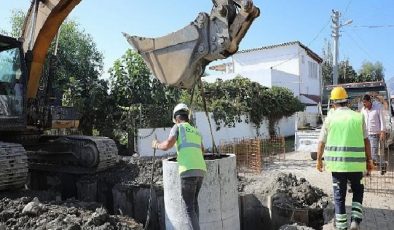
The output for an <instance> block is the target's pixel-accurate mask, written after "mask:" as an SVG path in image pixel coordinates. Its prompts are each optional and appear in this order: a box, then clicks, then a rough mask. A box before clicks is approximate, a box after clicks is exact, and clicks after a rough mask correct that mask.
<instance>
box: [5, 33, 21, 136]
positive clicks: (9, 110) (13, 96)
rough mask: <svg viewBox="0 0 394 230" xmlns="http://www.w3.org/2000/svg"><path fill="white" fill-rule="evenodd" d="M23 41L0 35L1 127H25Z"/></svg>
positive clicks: (11, 128) (9, 128)
mask: <svg viewBox="0 0 394 230" xmlns="http://www.w3.org/2000/svg"><path fill="white" fill-rule="evenodd" d="M21 45H22V44H21V43H20V42H18V41H17V40H16V39H14V38H11V37H7V36H3V35H0V118H1V119H0V123H1V126H0V129H1V130H15V129H16V128H20V129H22V128H25V120H26V119H25V117H24V111H25V106H24V105H25V97H24V96H23V95H24V93H23V92H24V91H25V86H26V74H25V71H24V70H25V68H24V66H25V63H24V59H23V58H22V57H23V52H22V48H21Z"/></svg>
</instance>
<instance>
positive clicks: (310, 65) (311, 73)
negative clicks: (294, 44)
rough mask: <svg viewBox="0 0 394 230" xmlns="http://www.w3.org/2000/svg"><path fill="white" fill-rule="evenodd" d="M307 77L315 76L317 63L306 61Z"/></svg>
mask: <svg viewBox="0 0 394 230" xmlns="http://www.w3.org/2000/svg"><path fill="white" fill-rule="evenodd" d="M308 76H309V78H317V63H315V62H311V61H308Z"/></svg>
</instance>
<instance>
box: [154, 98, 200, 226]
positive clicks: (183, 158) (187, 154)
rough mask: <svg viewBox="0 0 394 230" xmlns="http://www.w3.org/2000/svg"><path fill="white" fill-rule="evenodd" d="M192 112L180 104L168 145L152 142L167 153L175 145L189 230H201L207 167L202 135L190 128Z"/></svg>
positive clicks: (174, 117) (167, 141) (175, 113)
mask: <svg viewBox="0 0 394 230" xmlns="http://www.w3.org/2000/svg"><path fill="white" fill-rule="evenodd" d="M189 115H190V110H189V108H188V107H187V105H185V104H183V103H181V104H178V105H177V106H175V108H174V111H173V122H174V123H175V125H174V126H173V127H172V129H171V131H170V135H169V136H168V139H167V140H166V141H163V142H161V143H159V142H158V141H157V140H153V142H152V147H153V148H156V149H160V150H164V151H166V150H168V149H170V148H172V147H173V146H174V145H175V143H176V151H177V161H178V165H179V174H180V177H181V190H182V191H181V195H182V198H183V200H184V201H185V204H186V212H187V215H188V222H189V229H190V230H196V229H197V230H199V229H200V225H199V210H198V193H199V192H200V189H201V185H202V181H203V178H204V176H205V173H206V171H207V167H206V165H205V161H204V156H203V152H204V150H203V149H204V147H203V145H202V138H201V134H200V132H199V131H198V130H197V129H196V128H194V127H193V126H191V125H190V124H189V119H190V118H189Z"/></svg>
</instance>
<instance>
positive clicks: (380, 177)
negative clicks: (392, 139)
mask: <svg viewBox="0 0 394 230" xmlns="http://www.w3.org/2000/svg"><path fill="white" fill-rule="evenodd" d="M384 152H385V159H386V162H385V167H386V170H385V171H382V170H381V168H380V167H379V166H377V167H376V168H375V170H373V171H372V172H371V175H370V176H367V177H365V191H366V192H373V193H376V194H379V195H389V196H392V195H394V149H393V147H391V148H386V149H385V151H384Z"/></svg>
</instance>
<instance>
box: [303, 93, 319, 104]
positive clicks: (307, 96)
mask: <svg viewBox="0 0 394 230" xmlns="http://www.w3.org/2000/svg"><path fill="white" fill-rule="evenodd" d="M300 96H303V97H306V98H308V99H309V100H312V101H313V102H315V103H316V104H317V103H319V102H320V96H319V95H312V94H303V93H301V94H300Z"/></svg>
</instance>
